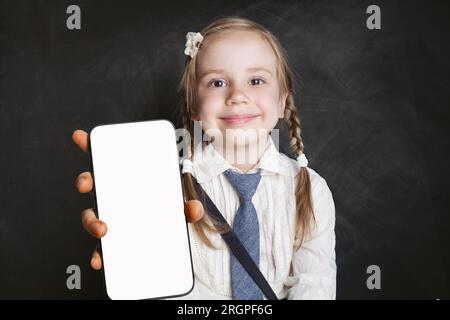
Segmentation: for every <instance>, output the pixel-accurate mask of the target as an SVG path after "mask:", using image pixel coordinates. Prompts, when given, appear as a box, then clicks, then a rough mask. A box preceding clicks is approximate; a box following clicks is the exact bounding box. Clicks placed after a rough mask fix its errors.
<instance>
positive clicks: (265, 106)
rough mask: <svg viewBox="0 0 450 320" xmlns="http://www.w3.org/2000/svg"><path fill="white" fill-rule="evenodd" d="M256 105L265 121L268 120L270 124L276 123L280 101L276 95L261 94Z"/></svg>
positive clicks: (272, 93) (271, 93) (270, 93)
mask: <svg viewBox="0 0 450 320" xmlns="http://www.w3.org/2000/svg"><path fill="white" fill-rule="evenodd" d="M258 105H259V106H260V108H261V110H262V111H263V114H264V119H265V120H268V121H269V120H270V121H271V122H272V121H273V120H274V118H275V120H274V121H277V119H278V116H279V113H280V109H279V108H280V100H279V98H278V96H277V94H276V93H274V92H267V93H262V94H260V95H259V97H258Z"/></svg>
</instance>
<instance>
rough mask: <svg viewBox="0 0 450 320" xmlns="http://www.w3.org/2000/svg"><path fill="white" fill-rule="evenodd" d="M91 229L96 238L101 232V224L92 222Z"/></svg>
mask: <svg viewBox="0 0 450 320" xmlns="http://www.w3.org/2000/svg"><path fill="white" fill-rule="evenodd" d="M91 228H92V231H93V232H94V234H95V235H96V236H98V235H100V233H101V232H102V224H101V223H100V222H93V223H92V224H91Z"/></svg>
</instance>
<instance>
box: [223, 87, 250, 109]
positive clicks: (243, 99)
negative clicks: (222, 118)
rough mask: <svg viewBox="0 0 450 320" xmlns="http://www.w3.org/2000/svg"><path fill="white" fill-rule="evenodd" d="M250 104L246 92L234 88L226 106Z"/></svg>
mask: <svg viewBox="0 0 450 320" xmlns="http://www.w3.org/2000/svg"><path fill="white" fill-rule="evenodd" d="M241 103H248V97H247V95H246V94H245V92H244V91H243V90H241V89H239V88H232V89H231V91H230V94H229V95H228V97H227V100H226V104H227V105H228V106H232V105H236V104H241Z"/></svg>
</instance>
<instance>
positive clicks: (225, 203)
mask: <svg viewBox="0 0 450 320" xmlns="http://www.w3.org/2000/svg"><path fill="white" fill-rule="evenodd" d="M199 152H202V154H201V155H200V154H199ZM195 155H196V156H195V157H194V160H193V175H194V176H195V178H196V179H197V181H198V182H199V183H200V185H201V186H202V187H203V189H204V190H205V191H206V192H207V194H208V195H209V197H210V198H211V199H212V200H213V201H214V203H215V204H216V206H217V208H218V209H219V210H220V212H221V213H222V214H223V215H224V217H225V218H226V220H227V222H228V223H229V224H230V225H231V226H232V225H233V219H234V215H235V213H236V211H237V209H238V208H239V205H240V201H239V196H238V194H237V192H236V191H235V189H234V188H233V186H232V185H231V184H230V183H229V182H228V180H227V178H226V177H225V176H224V175H223V172H224V171H225V170H227V169H229V168H231V169H232V170H236V171H238V172H241V171H240V170H239V169H237V168H234V167H232V166H230V164H229V163H228V162H227V161H226V160H225V159H224V158H223V157H222V156H221V155H220V154H219V153H218V152H217V151H216V150H215V149H214V147H213V146H212V144H209V145H208V146H206V147H205V148H204V149H203V150H202V148H201V147H198V148H196V151H195ZM199 155H200V156H201V157H202V158H201V160H198V161H196V159H199V158H198V156H199ZM258 169H261V181H260V183H259V185H258V188H257V190H256V193H255V195H254V196H253V198H252V202H253V204H254V206H255V208H256V211H257V214H258V218H259V226H260V270H261V272H262V274H263V275H264V276H265V278H266V279H267V281H268V282H269V284H270V285H271V287H272V289H273V290H274V292H275V293H276V295H277V296H278V298H279V299H283V298H287V299H335V298H336V263H335V232H334V225H335V207H334V201H333V197H332V194H331V191H330V189H329V187H328V185H327V183H326V181H325V180H324V179H323V178H322V177H321V176H320V175H319V174H318V173H317V172H315V171H314V170H313V169H311V168H308V171H309V174H310V177H311V190H312V201H313V208H314V214H315V221H316V226H317V227H316V229H315V232H314V233H313V234H312V235H311V236H310V237H308V238H307V239H305V241H304V243H303V245H302V246H301V248H300V249H299V250H297V251H295V252H294V248H293V243H294V235H295V221H296V211H295V185H296V178H295V177H296V175H297V174H298V172H299V169H300V167H299V164H298V162H297V161H295V160H294V159H291V158H289V157H287V156H286V155H284V154H283V153H280V152H279V151H278V150H277V148H276V146H275V144H274V142H273V140H272V139H271V138H270V139H269V142H268V146H267V148H266V150H265V151H264V153H263V155H262V156H261V158H260V161H259V163H258V164H257V165H256V166H255V167H254V168H253V170H251V171H249V172H247V173H252V172H256V171H257V170H258ZM241 173H242V172H241ZM207 235H208V237H209V239H210V240H211V241H212V243H213V244H214V245H215V246H216V248H219V249H211V248H209V247H208V246H207V245H206V244H204V243H203V242H202V240H201V239H200V238H199V236H198V234H197V232H196V230H195V228H194V227H193V226H192V225H191V224H189V236H190V242H191V252H192V260H193V265H194V275H195V285H194V288H193V290H192V291H191V292H190V293H189V294H188V295H186V296H183V297H180V298H179V299H232V288H231V270H230V250H229V249H228V246H227V245H226V243H225V242H224V241H223V239H222V238H221V236H220V234H217V233H211V232H207Z"/></svg>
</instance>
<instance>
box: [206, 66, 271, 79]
mask: <svg viewBox="0 0 450 320" xmlns="http://www.w3.org/2000/svg"><path fill="white" fill-rule="evenodd" d="M245 71H251V72H255V71H264V72H267V73H268V74H270V75H271V76H273V74H272V72H271V71H270V70H269V69H267V68H264V67H254V68H247V69H245ZM211 73H225V70H220V69H211V70H208V71H205V72H203V73H202V74H201V75H200V79H201V78H203V77H205V76H207V75H208V74H211Z"/></svg>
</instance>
